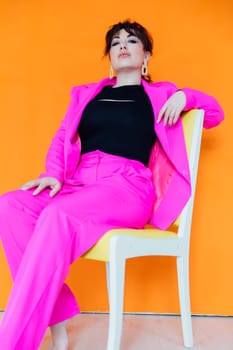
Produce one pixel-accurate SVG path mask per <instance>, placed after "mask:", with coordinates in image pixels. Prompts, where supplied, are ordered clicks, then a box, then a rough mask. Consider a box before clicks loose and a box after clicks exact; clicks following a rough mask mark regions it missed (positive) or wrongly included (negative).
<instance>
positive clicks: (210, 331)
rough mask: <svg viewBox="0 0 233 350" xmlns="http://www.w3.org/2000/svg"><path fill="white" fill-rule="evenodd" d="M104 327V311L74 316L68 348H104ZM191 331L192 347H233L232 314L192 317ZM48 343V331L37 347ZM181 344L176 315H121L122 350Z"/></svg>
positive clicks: (172, 349)
mask: <svg viewBox="0 0 233 350" xmlns="http://www.w3.org/2000/svg"><path fill="white" fill-rule="evenodd" d="M0 318H1V316H0ZM107 328H108V315H106V314H81V315H79V316H76V317H74V318H73V319H72V320H71V321H70V322H69V324H68V332H69V338H70V347H69V350H105V349H106V340H107ZM193 333H194V342H195V346H194V348H193V349H195V350H233V317H199V316H194V317H193ZM49 344H50V333H49V331H47V333H46V335H45V337H44V340H43V342H42V344H41V347H40V349H39V350H48V349H49ZM182 344H183V343H182V334H181V325H180V318H179V317H178V316H158V315H125V316H124V326H123V335H122V345H121V350H184V349H185V348H184V347H183V345H182ZM0 348H1V344H0ZM2 350H3V349H2Z"/></svg>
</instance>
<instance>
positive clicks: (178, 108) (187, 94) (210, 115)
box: [157, 84, 224, 129]
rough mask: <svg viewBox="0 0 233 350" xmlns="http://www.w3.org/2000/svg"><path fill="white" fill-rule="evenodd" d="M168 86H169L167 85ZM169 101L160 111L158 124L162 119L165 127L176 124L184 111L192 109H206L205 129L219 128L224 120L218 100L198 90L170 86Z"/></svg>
mask: <svg viewBox="0 0 233 350" xmlns="http://www.w3.org/2000/svg"><path fill="white" fill-rule="evenodd" d="M167 85H168V84H167ZM167 92H168V99H167V101H166V102H165V103H164V105H163V106H162V108H161V109H160V112H159V115H158V118H157V122H158V123H159V122H160V121H161V120H162V119H163V122H164V125H166V124H168V125H170V126H172V125H174V124H176V122H177V120H178V119H179V116H180V114H181V112H182V111H188V110H190V109H194V108H197V109H204V111H205V115H204V127H205V128H206V129H209V128H212V127H214V126H217V125H218V124H219V123H221V121H222V120H223V119H224V112H223V110H222V108H221V106H220V105H219V103H218V102H217V100H216V99H215V98H214V97H212V96H210V95H208V94H206V93H204V92H201V91H198V90H194V89H189V88H183V89H178V88H177V87H175V85H173V84H172V85H171V84H170V85H168V91H167Z"/></svg>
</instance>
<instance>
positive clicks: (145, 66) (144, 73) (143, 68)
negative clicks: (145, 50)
mask: <svg viewBox="0 0 233 350" xmlns="http://www.w3.org/2000/svg"><path fill="white" fill-rule="evenodd" d="M147 75H148V66H147V62H146V61H144V62H143V64H142V76H147Z"/></svg>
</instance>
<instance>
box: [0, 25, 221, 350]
mask: <svg viewBox="0 0 233 350" xmlns="http://www.w3.org/2000/svg"><path fill="white" fill-rule="evenodd" d="M105 54H106V55H108V56H109V58H110V62H111V72H112V71H113V70H114V71H115V73H116V78H111V79H104V80H102V81H100V82H99V83H95V84H88V85H85V86H79V87H75V88H73V89H72V100H71V103H70V106H69V109H68V111H67V114H66V116H65V118H64V120H63V122H62V123H61V126H60V128H59V130H58V131H57V133H56V135H55V137H54V139H53V141H52V144H51V146H50V149H49V151H48V154H47V158H46V172H45V173H44V174H41V175H40V177H39V178H38V179H36V180H33V181H30V182H28V183H26V184H25V185H23V186H22V188H21V189H20V190H17V191H13V192H10V193H6V194H5V195H3V196H2V197H1V198H0V235H1V240H2V244H3V247H4V250H5V253H6V256H7V259H8V262H9V266H10V269H11V273H12V276H13V278H14V285H13V289H12V292H11V295H10V298H9V301H8V306H7V308H6V312H5V314H4V318H3V321H2V324H1V327H0V344H1V347H2V348H3V349H4V350H28V349H30V350H34V349H37V348H38V346H39V344H40V342H41V339H42V337H43V335H44V333H45V330H46V328H47V326H48V325H49V326H50V327H51V331H52V341H53V344H52V349H53V350H65V349H68V338H67V333H66V320H68V319H69V318H71V317H72V316H74V315H76V314H77V313H78V312H79V308H78V306H77V304H76V301H75V299H74V297H73V295H72V293H71V291H70V290H69V288H68V287H67V286H66V285H65V284H64V280H65V278H66V276H67V273H68V269H69V265H70V264H72V262H73V261H75V260H76V259H77V258H78V257H79V256H80V255H82V254H83V253H84V252H86V251H87V250H88V249H89V248H90V247H91V246H93V245H94V244H95V243H96V241H97V240H98V239H99V238H100V237H101V236H103V235H104V233H105V232H106V231H108V230H109V229H112V228H117V227H134V228H142V227H144V225H145V224H146V223H147V222H148V220H149V221H150V222H151V223H152V224H153V225H155V226H157V227H160V228H166V227H168V226H169V225H170V224H171V222H172V221H173V220H174V219H175V218H176V216H177V215H178V214H179V212H180V211H181V209H182V208H183V206H184V205H185V203H186V201H187V199H188V198H189V195H190V190H191V189H190V178H189V169H188V161H187V157H186V152H185V144H184V137H183V131H182V124H181V121H180V119H179V117H180V113H181V112H182V111H184V110H189V109H192V108H203V109H204V110H205V120H204V126H205V127H206V128H210V127H214V126H216V125H218V124H219V123H220V122H221V121H222V119H223V112H222V110H221V107H220V106H219V104H218V103H217V101H216V100H215V99H214V98H213V97H210V96H208V95H206V94H204V93H202V92H199V91H195V90H191V89H187V88H186V89H182V90H178V89H177V87H176V86H175V85H174V84H172V83H155V84H152V83H150V78H149V77H148V72H147V63H148V60H149V58H150V56H151V54H152V39H151V37H150V35H149V34H148V32H147V31H146V29H145V28H144V27H142V26H141V25H140V24H138V23H136V22H133V23H131V22H129V21H125V22H123V23H117V24H116V25H113V26H112V27H111V28H110V30H109V31H108V32H107V34H106V47H105ZM142 78H143V79H142ZM148 81H149V82H148ZM174 144H175V145H176V147H175V149H174ZM162 164H163V172H162V177H163V178H165V180H166V178H169V179H170V180H169V181H163V183H164V184H165V187H164V186H163V188H161V186H160V185H159V184H158V182H156V181H154V182H153V181H152V180H153V179H156V177H154V173H158V169H159V168H160V167H161V165H162ZM164 164H165V165H164ZM160 173H161V171H160ZM174 194H175V195H174ZM177 194H178V195H177ZM171 198H172V201H171ZM174 198H175V199H174ZM168 209H169V210H168Z"/></svg>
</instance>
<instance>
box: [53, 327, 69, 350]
mask: <svg viewBox="0 0 233 350" xmlns="http://www.w3.org/2000/svg"><path fill="white" fill-rule="evenodd" d="M66 324H67V321H64V322H61V323H57V324H55V325H54V326H51V327H50V330H51V335H52V347H51V348H50V350H68V347H69V340H68V334H67V330H66Z"/></svg>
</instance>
